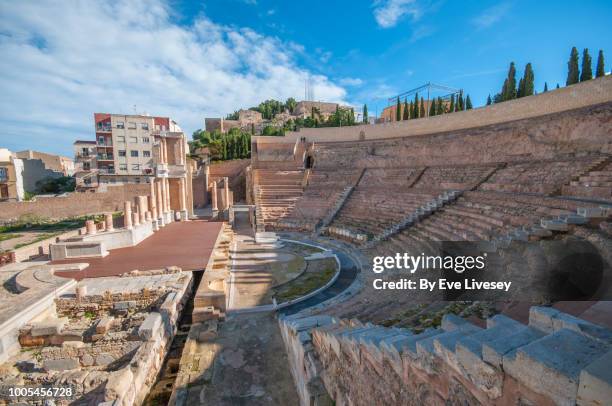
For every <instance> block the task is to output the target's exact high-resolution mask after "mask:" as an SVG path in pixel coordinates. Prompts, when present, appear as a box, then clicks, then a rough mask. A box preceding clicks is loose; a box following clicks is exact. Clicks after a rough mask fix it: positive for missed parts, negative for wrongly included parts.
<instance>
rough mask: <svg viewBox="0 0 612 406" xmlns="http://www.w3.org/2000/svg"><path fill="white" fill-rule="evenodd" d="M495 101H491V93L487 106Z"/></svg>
mask: <svg viewBox="0 0 612 406" xmlns="http://www.w3.org/2000/svg"><path fill="white" fill-rule="evenodd" d="M492 103H493V102H492V101H491V95H488V96H487V106H490V105H491V104H492Z"/></svg>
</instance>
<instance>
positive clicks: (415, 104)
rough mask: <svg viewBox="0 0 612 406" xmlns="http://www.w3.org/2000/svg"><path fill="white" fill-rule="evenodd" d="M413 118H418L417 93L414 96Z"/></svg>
mask: <svg viewBox="0 0 612 406" xmlns="http://www.w3.org/2000/svg"><path fill="white" fill-rule="evenodd" d="M413 117H414V118H419V93H418V92H417V93H415V94H414V110H413Z"/></svg>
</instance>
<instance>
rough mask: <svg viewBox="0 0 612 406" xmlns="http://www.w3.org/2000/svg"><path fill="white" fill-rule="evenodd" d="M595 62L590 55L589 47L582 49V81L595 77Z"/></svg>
mask: <svg viewBox="0 0 612 406" xmlns="http://www.w3.org/2000/svg"><path fill="white" fill-rule="evenodd" d="M592 65H593V63H592V60H591V55H589V48H584V51H582V73H581V74H580V81H581V82H584V81H585V80H591V79H593V66H592Z"/></svg>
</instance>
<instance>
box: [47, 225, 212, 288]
mask: <svg viewBox="0 0 612 406" xmlns="http://www.w3.org/2000/svg"><path fill="white" fill-rule="evenodd" d="M222 224H223V223H220V222H208V221H202V220H195V221H187V222H177V223H172V224H169V225H167V226H166V227H164V228H162V229H160V230H159V231H157V232H155V233H154V234H153V235H152V236H151V237H149V238H147V239H146V240H144V241H143V242H141V243H140V244H138V245H137V246H135V247H129V248H119V249H116V250H112V251H110V254H109V255H108V256H106V257H104V258H88V259H83V260H80V261H79V260H75V259H71V260H63V261H54V262H52V263H53V264H67V263H74V262H87V263H89V267H87V268H86V269H84V270H83V271H80V272H78V271H77V272H72V271H71V272H57V275H58V276H64V277H72V278H75V279H83V278H95V277H100V276H113V275H120V274H122V273H125V272H129V271H133V270H135V269H138V270H140V271H146V270H151V269H162V268H165V267H167V266H178V267H179V268H182V269H183V270H197V269H204V268H205V267H206V264H207V263H208V259H209V257H210V255H211V253H212V250H213V248H214V245H215V241H216V240H217V235H218V234H219V231H220V230H221V226H222Z"/></svg>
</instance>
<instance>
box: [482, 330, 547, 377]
mask: <svg viewBox="0 0 612 406" xmlns="http://www.w3.org/2000/svg"><path fill="white" fill-rule="evenodd" d="M542 336H544V333H542V332H541V331H539V330H535V329H533V328H530V327H525V328H523V329H520V330H517V331H516V332H514V333H513V334H510V335H508V336H506V337H502V338H498V339H497V340H493V341H489V342H486V343H483V345H482V359H483V360H484V361H485V362H487V363H489V364H491V365H492V366H494V367H496V368H501V367H502V362H503V357H504V355H505V354H507V353H509V352H510V351H513V350H516V349H517V348H519V347H522V346H523V345H527V344H529V343H530V342H532V341H535V340H537V339H539V338H541V337H542Z"/></svg>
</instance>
